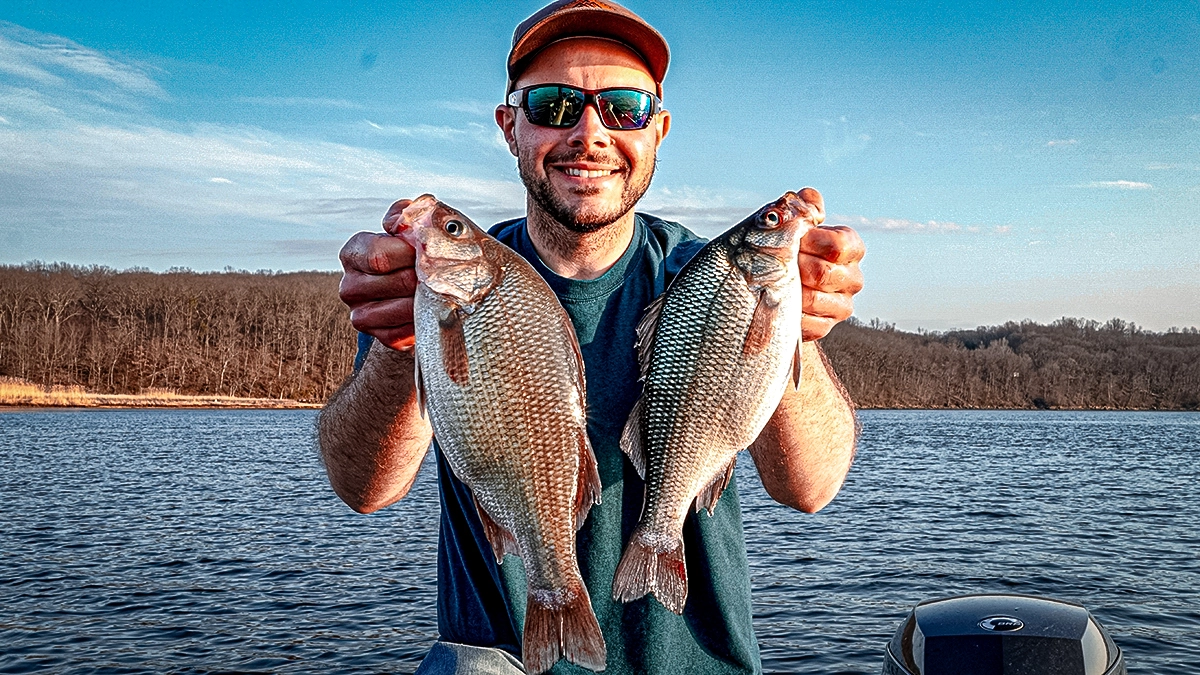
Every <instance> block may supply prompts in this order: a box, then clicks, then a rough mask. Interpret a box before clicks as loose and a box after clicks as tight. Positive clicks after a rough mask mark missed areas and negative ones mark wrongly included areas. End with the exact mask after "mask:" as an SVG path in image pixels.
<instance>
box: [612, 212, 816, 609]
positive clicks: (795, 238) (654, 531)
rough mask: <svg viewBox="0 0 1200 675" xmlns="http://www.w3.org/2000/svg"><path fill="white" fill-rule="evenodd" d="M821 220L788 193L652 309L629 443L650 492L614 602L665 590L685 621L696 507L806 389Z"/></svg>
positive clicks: (699, 262) (642, 329) (707, 503)
mask: <svg viewBox="0 0 1200 675" xmlns="http://www.w3.org/2000/svg"><path fill="white" fill-rule="evenodd" d="M811 192H812V195H815V194H816V192H815V191H811ZM801 194H802V195H803V194H805V192H804V191H802V192H801ZM816 199H819V196H816ZM819 214H820V211H819V208H816V207H815V206H814V205H813V204H811V203H809V202H807V201H805V200H804V199H803V198H802V197H801V196H800V195H797V194H795V193H788V194H785V195H784V196H783V197H781V198H780V199H779V200H777V201H776V202H774V203H772V204H768V205H766V206H764V207H763V208H762V209H760V210H759V212H758V213H756V214H754V215H752V216H751V217H749V218H747V219H746V220H744V221H742V222H741V223H739V224H738V225H735V226H734V227H733V228H731V229H730V230H728V231H726V232H725V233H724V234H722V235H721V236H719V237H717V238H716V239H714V240H713V241H711V242H709V243H708V244H707V245H705V247H704V248H703V249H701V250H700V252H699V253H697V254H696V256H695V257H693V258H692V260H691V261H689V262H688V263H687V265H685V266H684V268H683V269H682V270H681V271H680V273H679V275H678V276H677V277H676V278H675V281H674V282H673V283H672V284H671V286H670V288H668V289H667V291H666V292H665V293H664V294H663V295H662V296H660V298H659V299H657V300H656V301H655V302H654V303H652V304H651V306H650V307H649V308H648V309H647V312H646V316H645V318H644V319H643V320H642V323H641V324H640V325H639V326H638V344H637V347H638V356H639V360H640V362H641V365H642V378H643V390H642V398H641V399H640V400H639V401H638V403H637V404H636V405H635V406H634V408H633V411H632V412H631V413H630V416H629V421H628V422H627V424H626V427H625V431H624V433H623V434H622V436H621V448H622V450H624V451H625V453H626V454H627V455H628V456H629V458H630V460H631V461H632V462H633V464H634V466H635V468H637V469H638V472H639V474H640V475H642V476H643V478H644V479H645V481H646V496H645V501H644V505H643V509H642V515H641V517H640V519H639V521H638V524H637V527H636V528H635V529H634V532H633V535H632V536H631V537H630V541H629V542H628V544H627V545H626V548H625V553H624V555H623V556H622V559H621V562H620V564H619V565H618V567H617V571H616V576H615V578H614V581H613V597H614V598H615V599H617V600H620V601H623V602H629V601H631V600H635V599H637V598H640V597H642V596H644V595H646V594H647V593H654V595H655V597H657V598H658V599H659V601H660V602H662V603H663V605H664V606H665V607H667V608H668V609H670V610H671V611H673V612H675V613H676V614H679V613H682V611H683V606H684V603H685V602H686V598H687V571H686V567H685V565H684V555H683V536H682V530H683V523H684V520H685V518H686V517H687V514H688V512H689V510H690V509H689V507H690V506H691V505H692V503H693V502H694V503H695V504H696V510H697V511H699V510H701V509H702V508H706V509H707V510H708V512H709V513H710V514H711V513H712V510H713V508H715V506H716V502H717V499H718V498H719V497H720V495H721V492H722V491H723V490H724V488H725V486H726V485H727V484H728V481H729V480H730V476H731V475H732V471H733V463H734V461H735V459H736V456H737V453H738V452H739V451H740V450H742V449H744V448H746V447H748V446H749V445H750V444H751V443H753V442H754V440H755V439H756V438H757V437H758V434H759V432H761V431H762V429H763V427H765V426H766V424H767V422H768V421H769V420H770V418H771V415H772V414H773V413H774V411H775V408H776V407H777V406H778V405H779V401H780V400H781V399H782V397H783V394H784V392H785V390H786V388H787V387H788V384H789V382H792V381H796V382H797V383H798V379H796V378H797V376H798V372H799V370H798V369H799V358H800V354H799V346H800V339H801V321H800V319H801V315H802V312H803V294H802V286H801V283H800V275H799V267H798V264H797V259H796V258H797V255H798V251H799V240H800V238H801V237H802V236H803V234H804V233H805V232H807V231H808V229H809V228H810V227H812V226H814V225H815V224H816V222H817V219H818V218H819Z"/></svg>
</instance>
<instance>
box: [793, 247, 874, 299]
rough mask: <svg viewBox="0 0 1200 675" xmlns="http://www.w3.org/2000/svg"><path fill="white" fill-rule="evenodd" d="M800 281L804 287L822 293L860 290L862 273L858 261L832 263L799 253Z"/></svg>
mask: <svg viewBox="0 0 1200 675" xmlns="http://www.w3.org/2000/svg"><path fill="white" fill-rule="evenodd" d="M797 262H798V263H799V265H800V283H802V284H803V285H804V287H805V289H806V290H807V289H810V288H811V289H813V290H816V291H821V292H823V293H848V294H850V295H854V294H855V293H857V292H859V291H861V290H862V287H863V275H862V269H861V268H860V267H859V266H858V261H854V262H851V263H848V264H839V263H832V262H829V261H828V260H825V259H823V258H818V257H817V256H815V255H806V254H803V253H802V254H800V257H799V259H798V261H797Z"/></svg>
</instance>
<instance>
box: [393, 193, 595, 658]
mask: <svg viewBox="0 0 1200 675" xmlns="http://www.w3.org/2000/svg"><path fill="white" fill-rule="evenodd" d="M389 232H390V233H391V234H394V235H397V236H400V237H403V238H404V239H405V240H406V241H407V242H408V243H409V244H411V245H412V246H413V248H414V249H416V252H417V263H416V271H417V278H418V280H419V282H420V283H419V284H418V286H417V291H416V294H415V297H414V304H413V323H414V326H415V333H416V363H417V368H416V371H417V374H416V377H417V392H418V396H420V397H421V398H422V404H423V405H424V406H425V409H426V410H427V411H428V415H429V419H430V422H431V424H432V426H433V433H434V438H435V439H437V442H438V445H439V447H440V448H441V452H442V454H443V455H444V456H445V457H446V459H447V461H448V462H449V464H450V467H451V469H452V470H453V471H454V474H455V476H457V477H458V478H459V479H460V480H462V481H463V482H464V483H465V484H466V485H467V486H468V487H469V488H470V489H471V493H472V495H473V496H474V498H475V503H476V507H477V508H478V511H479V519H480V521H481V522H482V524H483V529H484V532H485V534H486V535H487V538H488V541H489V542H491V545H492V549H493V552H494V553H495V555H496V560H497V562H500V561H502V560H503V559H504V556H505V554H508V553H512V554H515V555H518V556H520V557H521V561H522V563H523V565H524V569H525V578H526V582H527V586H528V589H529V590H528V598H527V601H526V609H525V626H524V631H523V638H522V648H521V659H522V662H523V664H524V666H525V669H526V670H527V671H528V672H530V673H542V672H545V671H547V670H549V669H550V668H551V667H552V666H554V664H555V663H556V662H557V661H558V660H559V659H560V658H566V659H567V660H568V661H571V662H572V663H575V664H578V665H580V666H583V667H584V668H588V669H590V670H593V671H601V670H603V669H604V667H605V661H606V647H605V643H604V636H603V634H602V633H601V631H600V626H599V624H598V623H597V621H596V615H595V613H594V612H593V610H592V606H591V598H590V597H589V596H588V591H587V588H586V586H585V585H584V582H583V578H582V576H581V575H580V572H579V563H578V561H577V560H576V555H575V533H576V530H577V529H578V528H579V527H580V526H581V525H582V524H583V522H584V520H585V519H586V518H587V514H588V511H589V509H591V507H592V505H593V504H599V503H600V490H601V485H600V474H599V471H598V469H597V465H596V458H595V455H594V454H593V452H592V448H591V444H590V442H589V440H588V436H587V415H586V412H585V405H586V396H585V390H584V378H583V357H582V355H581V354H580V352H579V343H578V341H577V340H576V338H575V333H574V329H573V328H572V326H571V321H570V318H569V317H568V316H567V313H566V311H565V310H563V308H562V305H561V304H559V302H558V298H557V297H556V296H555V295H554V293H553V291H551V290H550V288H549V286H547V285H546V282H545V281H544V280H543V279H542V278H541V276H539V275H538V274H537V272H536V271H535V270H534V269H533V268H532V267H531V266H530V265H529V263H527V262H526V261H525V260H524V259H523V258H521V257H520V256H519V255H518V254H517V253H516V252H514V251H513V250H512V249H510V248H508V247H507V246H505V245H504V244H501V243H500V242H498V241H496V240H495V239H493V238H492V237H490V236H488V235H487V233H485V232H484V231H483V230H481V229H479V227H477V226H476V225H475V224H474V223H472V222H471V221H470V220H468V219H467V218H466V217H465V216H463V215H462V214H461V213H459V212H458V211H456V210H454V209H452V208H450V207H449V206H447V205H446V204H443V203H442V202H439V201H437V199H435V198H434V197H433V196H432V195H423V196H421V197H419V198H417V199H416V200H414V201H412V202H410V203H409V204H408V205H407V207H405V208H404V210H403V212H402V214H401V217H400V218H399V220H398V222H397V223H395V225H394V226H391V227H390V229H389Z"/></svg>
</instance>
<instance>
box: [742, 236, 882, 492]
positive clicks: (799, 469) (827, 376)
mask: <svg viewBox="0 0 1200 675" xmlns="http://www.w3.org/2000/svg"><path fill="white" fill-rule="evenodd" d="M822 215H823V214H822ZM864 253H865V248H864V246H863V242H862V239H861V238H859V236H858V234H857V233H855V232H854V230H852V229H850V228H847V227H819V228H816V229H814V230H812V231H810V232H809V233H808V234H807V235H805V237H804V239H803V240H802V241H801V244H800V278H801V281H802V283H803V285H804V318H803V328H804V347H803V349H802V351H801V354H802V358H801V361H802V364H803V372H802V374H801V378H800V387H799V389H792V388H791V387H789V388H788V391H787V393H786V394H784V397H783V400H782V401H781V402H780V404H779V407H778V408H776V410H775V414H774V415H773V416H772V417H771V420H770V421H769V422H768V423H767V426H766V428H764V429H763V431H762V433H761V434H759V436H758V439H757V440H755V441H754V443H753V444H752V445H751V446H750V456H751V457H753V458H754V464H755V465H756V466H757V467H758V474H759V476H760V477H761V478H762V482H763V486H764V487H765V488H766V489H767V493H768V494H770V495H771V497H772V498H773V499H775V501H777V502H779V503H781V504H784V505H786V506H790V507H792V508H795V509H799V510H801V511H805V512H807V513H813V512H815V511H818V510H819V509H821V508H822V507H824V506H825V505H826V504H828V503H829V502H830V501H831V500H832V499H833V497H834V495H836V494H837V493H838V490H839V489H841V487H842V481H843V480H845V477H846V473H847V472H848V471H849V470H850V462H851V460H853V459H854V444H855V441H856V440H857V435H858V428H857V426H856V422H855V419H854V404H853V402H851V400H850V397H849V396H848V395H847V394H846V391H845V389H844V388H842V385H841V382H840V381H839V380H838V379H837V375H836V374H835V373H834V372H833V368H832V367H830V365H829V361H828V360H827V359H826V358H825V355H824V353H823V352H822V351H821V348H820V347H819V346H818V345H817V343H816V340H819V339H820V338H823V337H825V335H827V334H828V333H829V331H830V329H832V328H833V327H834V326H835V325H837V323H838V322H839V321H842V320H844V319H846V318H848V317H849V316H850V315H851V314H853V312H854V299H853V298H854V294H855V293H857V292H858V291H860V290H861V289H862V285H863V280H862V271H861V270H860V269H859V266H858V263H859V261H860V260H862V257H863V255H864Z"/></svg>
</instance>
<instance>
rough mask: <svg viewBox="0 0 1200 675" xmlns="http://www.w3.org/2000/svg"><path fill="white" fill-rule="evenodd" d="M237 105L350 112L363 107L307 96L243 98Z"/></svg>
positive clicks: (337, 100)
mask: <svg viewBox="0 0 1200 675" xmlns="http://www.w3.org/2000/svg"><path fill="white" fill-rule="evenodd" d="M234 101H235V102H237V103H246V104H249V105H272V106H313V107H322V108H345V109H348V110H361V109H362V108H363V106H362V105H361V104H359V103H355V102H353V101H347V100H345V99H340V98H316V97H306V96H241V97H239V98H236V99H234Z"/></svg>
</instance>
